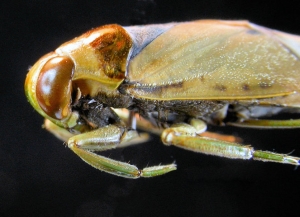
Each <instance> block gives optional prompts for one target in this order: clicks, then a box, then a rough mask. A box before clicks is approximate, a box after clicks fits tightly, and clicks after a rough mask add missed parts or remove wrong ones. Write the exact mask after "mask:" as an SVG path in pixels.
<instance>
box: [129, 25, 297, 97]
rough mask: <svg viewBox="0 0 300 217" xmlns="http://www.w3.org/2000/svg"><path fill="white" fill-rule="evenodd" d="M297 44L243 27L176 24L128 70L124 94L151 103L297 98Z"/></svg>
mask: <svg viewBox="0 0 300 217" xmlns="http://www.w3.org/2000/svg"><path fill="white" fill-rule="evenodd" d="M299 46H300V39H299V37H298V36H294V35H289V34H286V33H282V32H278V31H275V30H270V29H266V28H263V27H259V26H256V25H254V24H251V23H248V22H246V21H213V20H204V21H195V22H187V23H179V24H178V25H176V26H174V27H172V28H171V29H170V30H168V31H166V32H164V33H163V34H161V35H160V36H158V37H157V38H156V39H155V40H153V41H152V42H151V43H150V44H149V45H148V46H146V47H145V48H144V49H143V50H142V51H141V52H140V53H139V54H138V55H137V56H135V57H134V58H133V59H132V60H131V61H130V63H129V65H128V78H129V80H130V82H131V83H132V85H130V86H129V87H128V89H127V92H128V93H130V94H131V95H133V96H134V97H137V98H146V99H153V100H184V99H199V100H201V99H212V100H213V99H216V100H225V99H229V100H231V99H234V100H242V99H245V100H248V99H260V98H269V97H276V96H285V95H289V94H292V93H297V92H299V88H300V87H299V81H300V61H299V56H300V54H299V53H300V52H299Z"/></svg>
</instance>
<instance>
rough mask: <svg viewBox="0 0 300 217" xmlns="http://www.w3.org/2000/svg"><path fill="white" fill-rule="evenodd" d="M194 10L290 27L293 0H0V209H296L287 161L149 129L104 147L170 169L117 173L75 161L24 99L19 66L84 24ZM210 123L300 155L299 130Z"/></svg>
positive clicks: (39, 212) (195, 14) (294, 16)
mask: <svg viewBox="0 0 300 217" xmlns="http://www.w3.org/2000/svg"><path fill="white" fill-rule="evenodd" d="M55 2H56V3H55ZM204 18H215V19H247V20H250V21H252V22H254V23H257V24H260V25H263V26H268V27H271V28H276V29H280V30H283V31H286V32H291V33H295V34H300V26H299V23H300V16H299V7H298V4H297V1H274V0H272V1H262V0H261V1H247V2H246V1H236V2H234V1H226V0H223V1H221V0H210V1H208V0H204V1H202V0H184V1H174V0H165V1H158V0H157V1H154V0H153V1H151V0H148V1H146V0H145V1H138V0H126V1H125V0H118V1H100V0H93V1H77V0H64V1H49V0H48V1H46V0H45V1H38V0H31V1H25V0H23V1H22V0H19V1H1V3H0V22H1V23H0V33H1V40H0V46H1V49H0V51H1V57H0V59H1V85H0V106H1V111H0V117H1V119H0V120H1V131H0V135H1V137H0V216H125V217H131V216H291V215H293V214H295V215H297V213H299V212H300V211H299V196H300V189H299V184H300V170H299V169H295V168H294V167H293V166H289V165H281V164H275V163H274V164H272V163H263V162H254V161H251V160H250V161H241V160H228V159H222V158H218V157H212V156H205V155H201V154H195V153H191V152H188V151H185V150H181V149H178V148H175V147H165V146H163V145H162V143H161V142H160V141H159V138H158V137H156V136H153V140H151V142H149V143H147V144H142V145H140V146H134V147H130V148H126V149H121V150H115V151H112V152H109V153H107V152H106V153H104V155H106V156H110V157H112V158H115V159H120V160H123V161H127V162H128V161H130V162H131V163H132V164H136V165H138V166H139V167H140V168H142V167H145V166H147V165H156V164H159V163H170V162H173V161H175V160H176V163H177V164H178V170H177V171H175V172H172V173H169V174H167V175H165V176H161V177H157V178H150V179H138V180H127V179H124V178H119V177H115V176H113V175H109V174H106V173H103V172H100V171H97V170H95V169H93V168H91V167H90V166H88V165H87V164H85V163H84V162H82V161H81V160H80V159H79V158H78V157H76V156H75V155H74V154H73V153H72V152H71V151H70V150H68V149H67V148H66V147H65V146H64V145H63V144H62V142H61V141H58V140H57V139H56V138H54V137H53V136H52V135H51V134H49V133H48V132H46V131H44V130H43V129H42V128H41V124H42V122H43V119H42V117H40V116H39V115H38V114H37V113H36V112H35V111H34V110H33V108H32V107H31V106H30V105H29V103H28V102H27V101H26V98H25V96H24V90H23V83H24V80H25V76H26V73H27V69H28V67H29V66H30V65H32V64H33V63H34V62H35V61H36V60H37V59H38V58H39V57H40V56H42V55H44V54H45V53H47V52H49V51H52V50H54V49H55V48H56V47H58V46H59V45H60V44H61V43H63V42H65V41H67V40H69V39H72V38H73V37H75V36H78V35H80V34H81V33H83V32H85V31H87V30H89V29H91V28H93V27H97V26H100V25H103V24H109V23H119V24H121V25H132V24H144V23H162V22H169V21H188V20H195V19H204ZM210 129H211V130H215V131H218V132H225V133H228V134H234V135H238V136H240V137H243V138H244V142H245V144H252V145H253V146H254V147H256V148H258V149H264V150H265V149H268V150H270V151H273V150H276V151H278V152H281V153H289V152H291V151H293V150H294V149H295V151H294V152H293V155H296V156H300V146H299V143H300V138H299V132H300V131H299V130H249V129H239V128H216V127H214V128H212V127H211V128H210ZM298 215H299V214H298Z"/></svg>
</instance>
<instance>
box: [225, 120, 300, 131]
mask: <svg viewBox="0 0 300 217" xmlns="http://www.w3.org/2000/svg"><path fill="white" fill-rule="evenodd" d="M228 125H232V126H237V127H249V128H267V129H274V128H278V129H285V128H300V119H295V120H259V119H258V120H254V119H249V120H244V121H242V122H237V123H228Z"/></svg>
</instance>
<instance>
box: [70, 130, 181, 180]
mask: <svg viewBox="0 0 300 217" xmlns="http://www.w3.org/2000/svg"><path fill="white" fill-rule="evenodd" d="M138 137H139V135H138V133H137V132H136V131H134V130H132V131H126V130H125V132H124V130H123V129H121V128H119V127H118V126H115V125H108V126H106V127H102V128H99V129H96V130H93V131H90V132H87V133H82V134H79V135H75V136H73V137H71V138H70V139H69V140H68V147H69V148H70V149H71V150H72V151H73V152H74V153H75V154H77V155H78V156H79V157H80V158H81V159H82V160H83V161H85V162H86V163H88V164H89V165H91V166H93V167H95V168H96V169H99V170H101V171H104V172H107V173H111V174H114V175H117V176H122V177H125V178H139V177H153V176H158V175H163V174H165V173H168V172H170V171H173V170H175V169H176V165H175V164H169V165H161V166H154V167H147V168H144V169H143V170H139V169H138V168H137V167H136V166H134V165H131V164H128V163H124V162H120V161H116V160H113V159H110V158H107V157H103V156H100V155H97V154H95V153H93V152H92V151H104V150H108V149H113V148H116V147H118V145H119V144H121V145H122V143H127V142H131V141H134V140H135V139H136V138H138Z"/></svg>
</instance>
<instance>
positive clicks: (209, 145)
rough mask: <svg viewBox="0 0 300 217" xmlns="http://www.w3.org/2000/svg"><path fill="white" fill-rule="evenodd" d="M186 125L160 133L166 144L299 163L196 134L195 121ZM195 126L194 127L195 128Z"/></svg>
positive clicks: (234, 156)
mask: <svg viewBox="0 0 300 217" xmlns="http://www.w3.org/2000/svg"><path fill="white" fill-rule="evenodd" d="M191 124H193V125H188V124H185V123H182V124H176V125H174V126H172V127H170V128H168V129H165V130H164V132H163V133H162V136H161V138H162V141H163V143H164V144H166V145H175V146H177V147H180V148H183V149H187V150H190V151H194V152H199V153H204V154H210V155H215V156H220V157H226V158H233V159H245V160H246V159H251V158H252V159H254V160H260V161H269V162H277V163H286V164H293V165H300V158H298V157H293V156H289V155H285V154H277V153H273V152H268V151H260V150H258V151H256V150H254V148H253V147H251V146H249V145H240V144H238V143H234V142H227V141H221V140H217V139H212V138H207V137H201V136H199V135H198V134H197V130H196V128H197V122H194V123H191ZM195 126H196V128H195Z"/></svg>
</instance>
